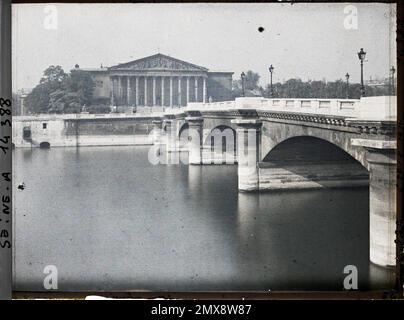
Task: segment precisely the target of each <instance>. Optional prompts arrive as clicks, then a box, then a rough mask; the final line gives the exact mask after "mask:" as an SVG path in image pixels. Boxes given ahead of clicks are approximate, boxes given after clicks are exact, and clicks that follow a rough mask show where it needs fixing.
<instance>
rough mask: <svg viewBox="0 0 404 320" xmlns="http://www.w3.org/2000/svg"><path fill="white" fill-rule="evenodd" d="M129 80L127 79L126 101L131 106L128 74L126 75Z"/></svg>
mask: <svg viewBox="0 0 404 320" xmlns="http://www.w3.org/2000/svg"><path fill="white" fill-rule="evenodd" d="M126 79H127V81H126V85H127V87H126V103H127V105H128V106H129V105H130V77H129V76H127V77H126Z"/></svg>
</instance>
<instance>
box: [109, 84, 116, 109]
mask: <svg viewBox="0 0 404 320" xmlns="http://www.w3.org/2000/svg"><path fill="white" fill-rule="evenodd" d="M109 79H110V91H111V106H114V105H115V92H114V91H115V79H114V78H113V77H110V78H109Z"/></svg>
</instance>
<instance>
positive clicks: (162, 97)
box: [161, 76, 164, 107]
mask: <svg viewBox="0 0 404 320" xmlns="http://www.w3.org/2000/svg"><path fill="white" fill-rule="evenodd" d="M161 106H162V107H164V77H163V76H162V77H161Z"/></svg>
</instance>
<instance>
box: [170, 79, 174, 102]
mask: <svg viewBox="0 0 404 320" xmlns="http://www.w3.org/2000/svg"><path fill="white" fill-rule="evenodd" d="M172 106H173V77H170V107H172Z"/></svg>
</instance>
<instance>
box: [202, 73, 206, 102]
mask: <svg viewBox="0 0 404 320" xmlns="http://www.w3.org/2000/svg"><path fill="white" fill-rule="evenodd" d="M202 101H203V102H204V103H205V102H206V78H205V77H203V97H202Z"/></svg>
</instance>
